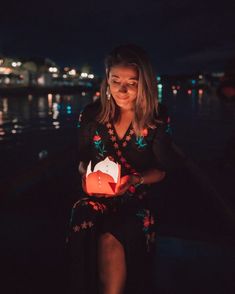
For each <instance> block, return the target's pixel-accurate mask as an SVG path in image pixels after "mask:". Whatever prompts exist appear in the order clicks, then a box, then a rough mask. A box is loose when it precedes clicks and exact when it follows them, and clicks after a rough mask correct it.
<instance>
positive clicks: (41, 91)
mask: <svg viewBox="0 0 235 294" xmlns="http://www.w3.org/2000/svg"><path fill="white" fill-rule="evenodd" d="M98 90H99V87H98V86H96V85H94V86H93V87H87V86H80V85H79V86H63V87H17V88H0V96H3V95H7V96H8V95H14V96H22V95H45V94H57V93H60V94H77V93H81V92H83V91H85V92H96V91H98Z"/></svg>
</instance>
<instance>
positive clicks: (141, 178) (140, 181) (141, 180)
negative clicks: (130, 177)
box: [134, 174, 144, 188]
mask: <svg viewBox="0 0 235 294" xmlns="http://www.w3.org/2000/svg"><path fill="white" fill-rule="evenodd" d="M135 176H138V177H139V182H138V183H137V184H135V185H134V186H135V187H136V188H137V187H139V186H140V185H142V184H143V183H144V177H142V176H141V175H140V174H135Z"/></svg>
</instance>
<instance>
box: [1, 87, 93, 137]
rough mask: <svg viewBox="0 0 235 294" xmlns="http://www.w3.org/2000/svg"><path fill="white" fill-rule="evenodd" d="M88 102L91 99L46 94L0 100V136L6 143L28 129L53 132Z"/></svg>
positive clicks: (81, 95) (2, 98)
mask: <svg viewBox="0 0 235 294" xmlns="http://www.w3.org/2000/svg"><path fill="white" fill-rule="evenodd" d="M91 101H92V95H91V94H88V93H85V92H83V93H81V94H79V95H60V94H56V95H53V94H50V93H49V94H48V95H44V96H39V97H37V96H33V95H31V94H29V95H27V96H25V97H0V126H1V129H0V136H1V141H2V140H4V139H5V140H9V139H11V138H13V136H14V135H16V134H20V133H24V132H25V131H27V130H28V129H32V131H36V130H37V129H38V130H56V129H59V128H61V127H66V122H67V121H68V119H69V118H70V117H71V118H74V117H77V116H78V114H79V112H80V110H81V109H82V108H83V107H84V106H85V105H86V104H87V103H89V102H91Z"/></svg>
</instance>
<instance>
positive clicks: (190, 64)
mask: <svg viewBox="0 0 235 294" xmlns="http://www.w3.org/2000/svg"><path fill="white" fill-rule="evenodd" d="M8 2H9V4H8V3H5V4H1V12H0V54H3V55H10V56H19V57H32V56H41V57H49V58H50V59H52V60H54V61H55V62H56V63H58V64H59V65H61V66H64V65H70V66H73V65H74V66H78V67H81V66H82V65H84V64H90V65H92V67H93V70H94V72H95V73H98V74H102V72H103V60H104V56H105V54H106V53H107V52H108V51H109V50H110V49H111V48H112V47H114V46H116V45H119V44H122V43H136V44H139V45H141V46H143V47H144V48H145V49H146V50H147V52H148V53H149V55H150V57H151V59H152V61H153V64H154V66H155V69H156V70H157V71H158V72H159V73H161V74H162V73H186V72H188V73H190V72H195V71H211V70H221V69H223V67H224V64H226V62H227V61H228V60H229V59H231V58H232V57H233V58H234V57H235V24H234V21H235V1H234V0H229V1H228V0H225V1H220V4H216V3H215V1H208V0H205V1H201V0H200V1H193V0H172V1H167V0H155V1H151V0H142V1H136V0H130V1H127V0H125V1H123V0H121V1H106V0H100V1H98V0H97V1H92V0H85V1H79V0H77V1H73V2H72V1H64V2H59V1H55V0H48V1H45V2H43V1H30V2H26V1H16V2H15V3H14V2H12V1H8Z"/></svg>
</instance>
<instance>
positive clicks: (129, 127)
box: [111, 123, 132, 141]
mask: <svg viewBox="0 0 235 294" xmlns="http://www.w3.org/2000/svg"><path fill="white" fill-rule="evenodd" d="M111 124H112V129H113V130H114V133H115V136H116V138H117V140H118V141H123V140H125V139H126V137H127V136H128V135H130V134H129V133H130V130H131V128H132V123H130V124H129V126H128V128H127V129H126V131H125V133H124V135H123V136H122V138H120V136H119V135H118V133H117V130H116V128H115V126H114V123H111Z"/></svg>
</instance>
